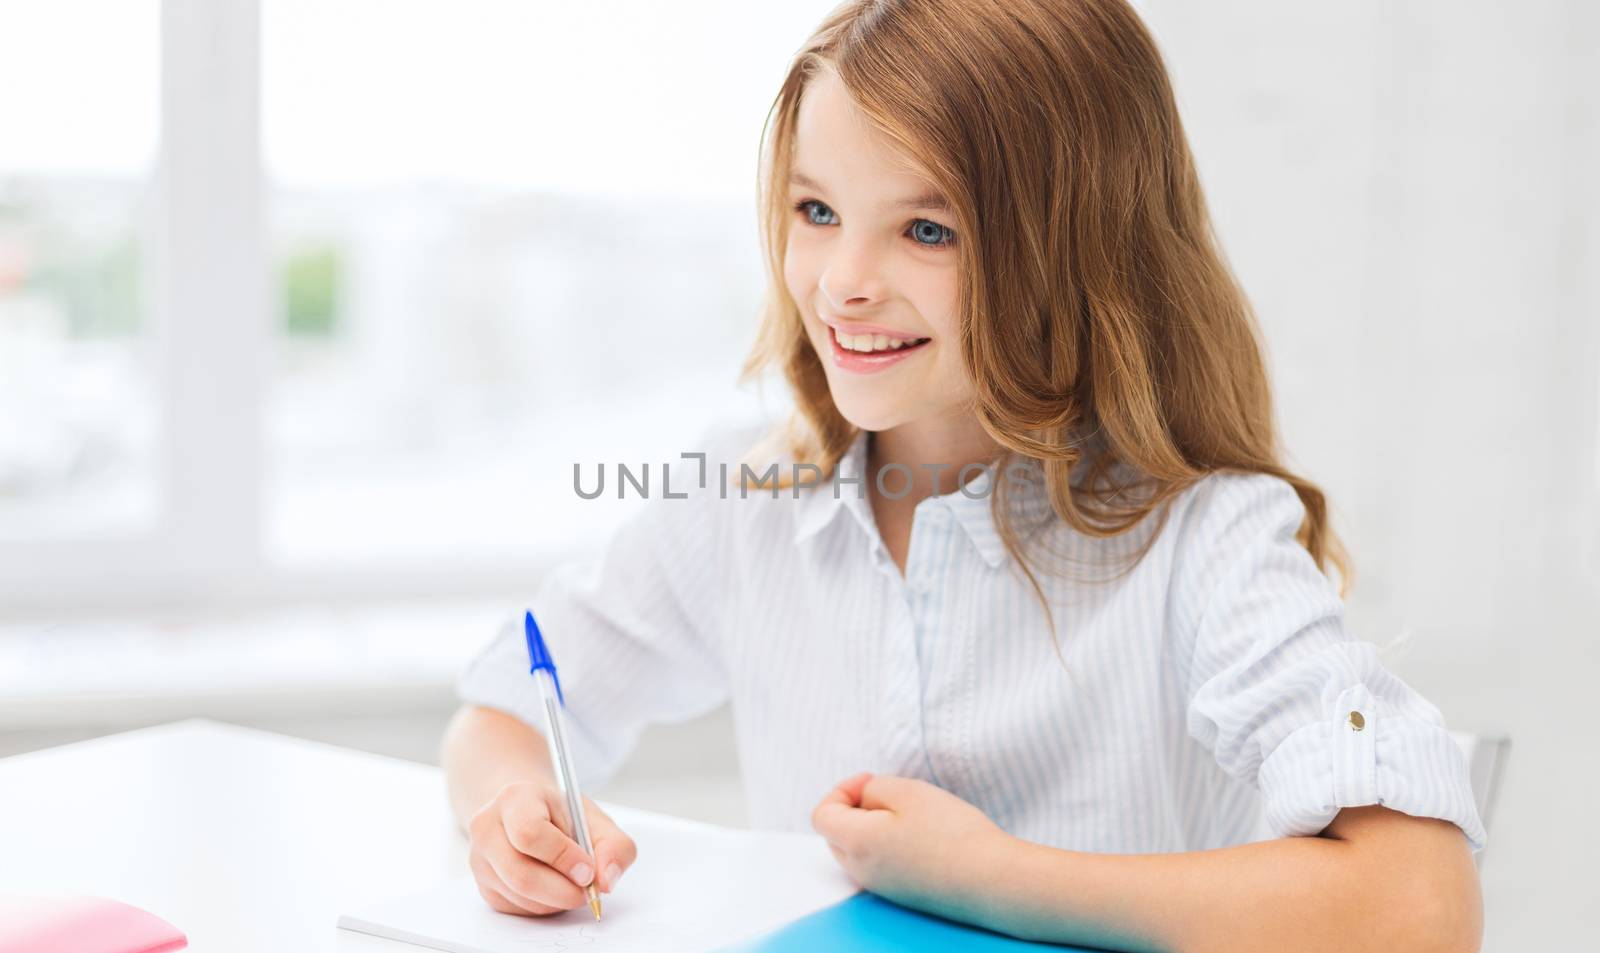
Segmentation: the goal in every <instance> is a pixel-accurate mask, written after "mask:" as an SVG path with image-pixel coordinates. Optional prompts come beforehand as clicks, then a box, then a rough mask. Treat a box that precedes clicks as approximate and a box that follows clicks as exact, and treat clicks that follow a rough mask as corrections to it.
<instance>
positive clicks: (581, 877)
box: [501, 801, 595, 887]
mask: <svg viewBox="0 0 1600 953" xmlns="http://www.w3.org/2000/svg"><path fill="white" fill-rule="evenodd" d="M501 823H502V825H503V826H504V828H505V832H506V841H507V842H508V843H509V844H510V845H511V846H512V847H514V848H516V849H517V850H518V851H519V852H521V853H523V854H526V855H527V856H528V857H531V858H533V859H534V860H537V861H540V862H542V863H544V864H547V865H549V866H550V867H553V868H555V869H556V870H558V871H560V872H561V873H562V874H563V875H565V876H566V877H567V878H568V879H569V880H570V881H571V882H572V883H574V884H576V885H577V886H579V887H586V886H588V885H589V882H590V881H591V880H593V879H594V876H595V869H594V860H593V858H591V857H590V856H589V855H588V854H587V853H585V852H584V849H583V848H582V847H579V846H578V842H577V841H575V840H573V839H572V838H570V837H568V836H567V835H566V834H564V833H562V831H561V829H560V828H559V827H557V826H556V824H555V822H554V821H552V820H551V819H550V815H549V813H547V807H546V805H545V804H544V803H543V802H541V801H533V802H531V803H530V802H528V801H519V802H518V803H516V804H512V805H509V806H507V807H506V810H505V813H504V814H503V815H502V816H501Z"/></svg>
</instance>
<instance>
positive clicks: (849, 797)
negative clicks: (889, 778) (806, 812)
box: [811, 771, 872, 841]
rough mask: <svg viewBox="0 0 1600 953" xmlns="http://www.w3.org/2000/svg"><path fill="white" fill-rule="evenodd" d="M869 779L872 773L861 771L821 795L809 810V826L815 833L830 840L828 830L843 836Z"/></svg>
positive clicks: (859, 803) (831, 838)
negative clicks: (810, 810)
mask: <svg viewBox="0 0 1600 953" xmlns="http://www.w3.org/2000/svg"><path fill="white" fill-rule="evenodd" d="M870 780H872V773H871V772H869V771H863V772H861V773H860V774H856V775H852V776H851V777H848V778H845V779H844V780H843V781H840V782H839V784H838V786H836V787H835V788H834V789H833V790H831V791H829V792H828V793H827V794H825V795H823V797H822V800H821V801H819V802H818V803H817V806H816V808H815V809H813V810H812V812H811V826H812V827H813V828H814V829H815V830H816V831H817V833H819V834H821V835H822V836H824V837H827V838H828V840H830V841H832V840H833V837H832V836H830V832H835V833H838V834H839V835H840V836H843V835H844V832H845V831H846V830H847V829H848V827H849V825H850V824H851V822H852V820H853V819H852V818H851V817H850V815H852V814H856V813H859V812H858V811H857V810H856V809H857V808H858V807H860V805H861V793H862V790H863V789H864V788H865V787H866V786H867V782H868V781H870Z"/></svg>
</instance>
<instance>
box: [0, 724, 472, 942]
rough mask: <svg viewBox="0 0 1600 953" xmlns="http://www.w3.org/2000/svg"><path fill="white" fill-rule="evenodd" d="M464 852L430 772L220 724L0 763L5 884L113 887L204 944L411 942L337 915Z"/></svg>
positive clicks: (426, 876)
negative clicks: (358, 927)
mask: <svg viewBox="0 0 1600 953" xmlns="http://www.w3.org/2000/svg"><path fill="white" fill-rule="evenodd" d="M466 852H467V847H466V840H465V838H464V837H462V836H461V835H460V834H458V833H457V831H456V829H455V824H454V821H453V820H452V819H451V817H450V812H449V808H448V804H447V801H446V798H445V786H444V776H443V774H441V773H440V772H439V771H438V770H437V769H435V768H429V767H426V766H423V765H419V764H414V763H411V762H406V761H399V760H395V759H391V758H385V757H382V756H379V755H372V754H366V753H363V752H358V751H351V750H347V749H343V748H335V747H331V746H328V745H322V744H317V743H315V742H308V741H299V740H296V739H291V738H285V737H282V736H279V735H273V734H267V733H264V732H259V731H253V730H250V729H245V728H236V727H233V726H229V725H221V724H217V723H215V722H207V721H184V722H176V723H174V724H170V725H162V726H160V727H157V728H147V729H144V730H141V731H133V732H127V733H125V734H120V735H111V736H109V737H105V738H98V739H95V740H93V741H86V742H82V743H79V744H72V745H66V746H64V747H60V748H52V749H50V750H47V751H36V752H32V753H29V754H22V755H16V756H14V757H10V758H5V759H0V892H4V893H84V894H94V895H99V896H106V897H112V898H115V899H118V900H122V901H125V902H127V903H131V904H134V905H135V906H139V907H143V908H145V909H146V910H149V911H150V912H152V913H155V914H157V915H158V916H161V917H164V918H166V919H167V920H169V921H171V922H172V923H173V924H174V925H176V926H177V927H178V928H179V929H180V930H182V931H184V932H185V933H186V934H188V936H189V946H190V949H193V950H197V951H207V953H210V951H217V953H249V951H255V950H262V951H267V950H271V951H274V953H280V951H315V950H342V951H349V950H365V951H369V953H370V951H378V950H383V951H388V953H396V951H402V950H411V949H415V948H414V947H409V946H406V945H404V944H399V943H393V942H391V941H387V940H380V939H377V938H375V937H368V936H362V935H360V934H354V933H350V932H348V931H344V930H339V929H337V928H336V927H335V926H334V923H335V922H336V921H337V919H338V916H339V914H340V913H341V912H343V911H344V910H346V909H348V907H349V906H351V905H352V904H354V903H357V902H360V901H362V900H365V899H381V898H384V897H388V896H392V895H395V894H397V893H405V892H410V891H412V890H421V889H425V888H427V887H429V886H431V885H433V884H434V883H436V882H438V881H439V880H441V879H443V878H445V877H447V876H450V875H452V874H455V873H457V872H458V871H461V870H465V869H466Z"/></svg>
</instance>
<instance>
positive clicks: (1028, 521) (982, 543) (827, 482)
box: [794, 430, 1052, 569]
mask: <svg viewBox="0 0 1600 953" xmlns="http://www.w3.org/2000/svg"><path fill="white" fill-rule="evenodd" d="M868 435H869V432H868V431H865V430H862V431H859V432H858V433H857V434H856V438H855V439H854V440H853V441H852V442H851V444H850V447H849V449H848V450H846V451H845V454H844V456H842V457H840V459H839V478H838V480H837V481H834V480H832V479H829V478H824V479H823V480H822V481H821V482H820V483H819V484H818V485H817V486H815V487H811V488H809V489H807V490H805V491H804V492H803V493H802V496H801V506H800V509H799V512H798V514H797V516H796V519H795V533H794V540H795V542H796V543H800V542H803V541H804V540H806V539H808V538H810V537H811V536H814V535H816V534H817V533H818V532H820V531H821V530H822V528H823V527H824V526H826V525H828V523H830V522H831V521H832V520H833V519H834V517H836V516H837V515H838V514H839V512H840V511H841V510H848V511H849V512H850V514H851V516H852V517H853V518H854V519H855V522H856V524H857V525H858V526H860V527H861V529H862V530H863V531H864V532H865V533H866V534H867V538H868V539H870V540H871V541H872V547H873V551H874V554H876V552H877V551H878V550H881V549H882V548H883V537H882V534H881V533H879V532H878V525H877V520H876V519H875V518H874V517H873V515H872V503H871V500H869V499H868V498H867V484H866V482H865V481H866V477H865V476H864V474H865V473H866V469H867V467H866V460H867V440H868ZM997 470H999V473H1000V479H1001V481H1002V483H1003V484H1004V486H1003V488H1002V490H1001V492H1002V494H1003V495H1004V496H1005V499H1003V500H1002V501H1001V502H1002V504H1004V505H1007V506H1008V507H1009V509H1010V512H1011V514H1012V515H1013V521H1012V525H1013V526H1014V527H1015V528H1016V530H1017V533H1018V535H1019V538H1021V539H1024V540H1025V539H1027V538H1028V537H1029V536H1031V535H1032V534H1033V533H1034V532H1035V531H1037V530H1038V529H1039V528H1040V526H1042V525H1043V524H1044V523H1045V522H1048V519H1049V517H1050V516H1051V515H1052V511H1051V507H1050V499H1049V496H1048V494H1046V493H1045V487H1044V467H1043V465H1042V464H1040V462H1039V461H1037V460H1033V459H1029V458H1018V459H1014V460H1012V461H1011V462H1010V463H1009V464H1008V465H1007V466H1006V467H1005V468H1004V469H1000V468H997V467H996V466H994V465H990V466H988V467H985V468H984V470H983V472H982V473H979V474H978V475H977V476H976V477H974V478H973V479H972V480H970V481H969V482H968V483H967V484H966V486H965V487H963V488H960V489H956V490H953V491H951V492H949V493H944V494H941V495H939V496H934V497H929V498H928V499H925V500H923V501H922V502H921V503H918V504H917V509H918V511H927V510H931V509H933V508H936V507H943V508H946V509H948V510H949V511H950V513H951V514H952V515H953V516H954V517H955V519H956V522H957V523H958V524H959V525H960V526H961V528H962V531H963V532H964V533H965V534H966V536H967V538H968V539H969V540H970V541H971V543H972V545H973V546H974V547H975V548H976V549H977V551H978V554H979V555H980V556H981V557H982V558H983V561H984V562H985V563H987V564H988V565H989V567H990V568H994V569H997V568H999V567H1000V566H1001V565H1003V564H1004V563H1005V561H1006V560H1007V558H1008V557H1009V554H1008V553H1007V552H1006V547H1005V543H1004V541H1002V540H1001V538H1000V532H999V530H998V529H997V528H996V527H995V525H994V518H993V515H992V512H991V510H990V507H991V506H992V505H993V502H992V501H991V500H990V499H989V496H990V491H991V487H992V486H993V485H994V481H995V478H996V472H997ZM852 480H856V481H858V482H851V481H852Z"/></svg>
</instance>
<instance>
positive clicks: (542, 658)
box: [522, 611, 567, 708]
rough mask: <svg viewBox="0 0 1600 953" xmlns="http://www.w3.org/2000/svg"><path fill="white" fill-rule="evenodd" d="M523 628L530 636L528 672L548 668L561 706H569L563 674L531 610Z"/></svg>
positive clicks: (530, 673) (531, 672) (532, 672)
mask: <svg viewBox="0 0 1600 953" xmlns="http://www.w3.org/2000/svg"><path fill="white" fill-rule="evenodd" d="M522 628H523V631H524V633H525V634H526V635H527V637H528V662H529V663H530V664H529V667H528V674H529V675H532V674H534V673H535V672H537V671H539V669H541V668H542V669H547V670H548V671H549V672H550V678H551V680H552V681H554V682H555V683H556V699H557V700H558V701H560V702H561V707H562V708H565V707H567V699H566V696H564V695H562V694H561V676H560V675H558V674H556V660H555V659H553V658H551V657H550V650H549V649H548V648H546V647H545V644H544V636H543V635H542V634H540V632H539V625H538V623H536V622H534V621H533V613H532V612H531V611H530V612H529V613H528V614H527V617H526V618H525V619H524V620H523V623H522Z"/></svg>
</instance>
